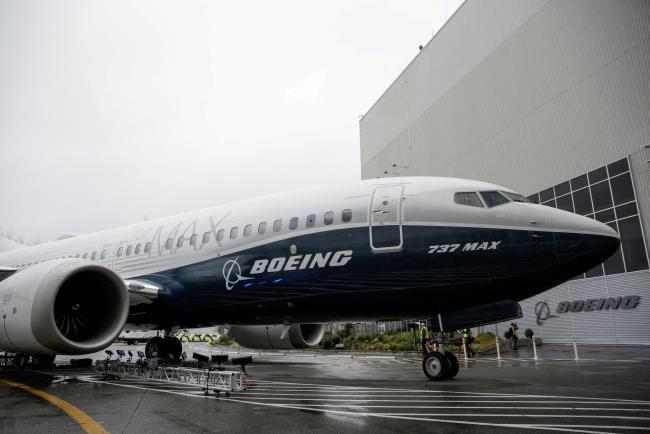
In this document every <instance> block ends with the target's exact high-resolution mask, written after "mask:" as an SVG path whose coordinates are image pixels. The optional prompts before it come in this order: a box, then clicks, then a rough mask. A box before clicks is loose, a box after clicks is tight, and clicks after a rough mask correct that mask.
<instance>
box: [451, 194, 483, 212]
mask: <svg viewBox="0 0 650 434" xmlns="http://www.w3.org/2000/svg"><path fill="white" fill-rule="evenodd" d="M454 202H456V203H459V204H461V205H469V206H476V207H479V208H483V202H481V199H480V198H479V197H478V193H476V192H474V191H470V192H465V193H456V194H454Z"/></svg>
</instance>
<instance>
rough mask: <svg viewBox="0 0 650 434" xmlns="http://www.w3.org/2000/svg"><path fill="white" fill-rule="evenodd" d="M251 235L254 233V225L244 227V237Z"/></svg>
mask: <svg viewBox="0 0 650 434" xmlns="http://www.w3.org/2000/svg"><path fill="white" fill-rule="evenodd" d="M251 233H253V225H246V226H244V236H245V237H250V236H251Z"/></svg>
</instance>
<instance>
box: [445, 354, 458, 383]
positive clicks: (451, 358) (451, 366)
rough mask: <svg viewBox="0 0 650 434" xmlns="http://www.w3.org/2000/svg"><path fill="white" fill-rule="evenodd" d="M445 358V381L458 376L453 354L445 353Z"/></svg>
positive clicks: (456, 361) (455, 359)
mask: <svg viewBox="0 0 650 434" xmlns="http://www.w3.org/2000/svg"><path fill="white" fill-rule="evenodd" d="M445 357H446V358H447V361H448V362H449V372H447V376H446V377H445V379H452V378H454V377H455V376H456V375H458V367H459V366H458V359H457V358H456V356H455V355H454V353H452V352H449V351H446V352H445Z"/></svg>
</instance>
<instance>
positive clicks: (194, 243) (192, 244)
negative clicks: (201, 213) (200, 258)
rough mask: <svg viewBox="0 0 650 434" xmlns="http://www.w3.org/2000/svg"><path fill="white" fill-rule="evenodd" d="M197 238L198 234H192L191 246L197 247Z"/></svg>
mask: <svg viewBox="0 0 650 434" xmlns="http://www.w3.org/2000/svg"><path fill="white" fill-rule="evenodd" d="M196 238H197V236H196V234H192V236H191V237H190V246H196Z"/></svg>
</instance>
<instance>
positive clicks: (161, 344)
mask: <svg viewBox="0 0 650 434" xmlns="http://www.w3.org/2000/svg"><path fill="white" fill-rule="evenodd" d="M164 350H165V340H164V339H163V338H161V337H160V336H155V337H153V338H151V339H149V340H148V341H147V344H146V345H145V346H144V354H145V355H146V356H147V358H149V357H151V354H152V353H156V355H157V356H158V357H163V351H164Z"/></svg>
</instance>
